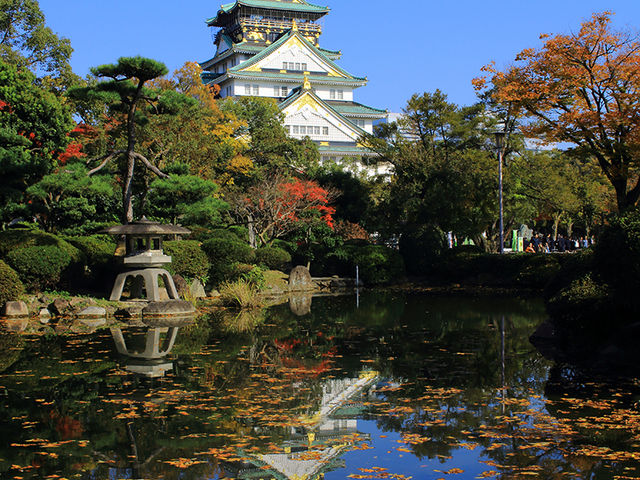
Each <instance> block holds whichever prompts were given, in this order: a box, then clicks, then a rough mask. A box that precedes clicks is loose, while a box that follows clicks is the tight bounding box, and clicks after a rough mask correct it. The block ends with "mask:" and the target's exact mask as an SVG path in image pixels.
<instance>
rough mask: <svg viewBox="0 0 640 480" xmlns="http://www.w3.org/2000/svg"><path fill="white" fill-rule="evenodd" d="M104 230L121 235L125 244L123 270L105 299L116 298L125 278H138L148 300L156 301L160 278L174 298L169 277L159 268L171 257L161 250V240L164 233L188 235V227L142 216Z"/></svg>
mask: <svg viewBox="0 0 640 480" xmlns="http://www.w3.org/2000/svg"><path fill="white" fill-rule="evenodd" d="M104 232H105V233H108V234H109V235H124V236H125V244H126V251H125V255H124V257H123V259H122V262H123V264H124V266H125V268H126V269H127V270H125V271H124V272H122V273H121V274H119V275H118V277H117V278H116V282H115V284H114V286H113V290H112V291H111V297H110V298H109V300H111V301H116V302H117V301H120V298H121V297H122V291H123V290H124V285H125V282H126V280H127V278H132V279H134V280H135V279H136V278H141V279H142V282H143V283H142V284H143V288H144V290H145V292H146V298H147V300H149V301H151V302H159V301H160V293H159V285H158V280H159V279H160V278H162V279H163V280H164V285H165V288H166V289H167V294H168V295H169V298H170V299H172V300H178V298H179V297H178V292H177V291H176V286H175V284H174V283H173V278H172V277H171V274H170V273H169V272H167V271H166V270H165V269H164V268H162V267H163V266H164V265H167V264H169V263H171V257H170V256H168V255H165V254H164V252H163V251H162V241H163V238H164V236H165V235H188V234H190V233H191V231H190V230H187V229H186V228H182V227H178V226H175V225H162V224H160V223H158V222H152V221H150V220H147V219H146V218H145V217H142V219H140V220H138V221H137V222H133V223H130V224H128V225H116V226H114V227H110V228H107V229H105V230H104Z"/></svg>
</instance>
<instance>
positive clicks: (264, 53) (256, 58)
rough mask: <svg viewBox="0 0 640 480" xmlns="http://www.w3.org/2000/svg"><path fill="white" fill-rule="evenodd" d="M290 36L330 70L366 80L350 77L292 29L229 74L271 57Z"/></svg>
mask: <svg viewBox="0 0 640 480" xmlns="http://www.w3.org/2000/svg"><path fill="white" fill-rule="evenodd" d="M292 36H296V37H297V38H298V39H299V40H300V41H301V42H302V43H304V44H305V45H306V46H307V47H309V48H310V49H311V50H312V51H313V52H315V53H316V54H317V55H318V56H319V57H320V58H322V59H323V60H324V61H325V62H327V63H328V64H329V65H330V66H331V68H334V69H336V70H337V71H339V72H340V73H342V74H343V75H346V76H347V77H349V78H348V79H351V80H361V81H366V80H367V79H366V78H362V77H354V76H353V75H351V74H350V73H349V72H347V71H346V70H343V69H342V68H340V67H339V66H338V65H336V63H335V62H334V61H333V60H331V59H330V58H329V57H328V56H327V55H326V54H325V53H324V52H323V51H322V50H320V49H319V48H318V47H316V46H315V45H314V44H313V43H311V42H310V41H309V40H307V39H306V38H305V37H304V36H303V35H300V33H299V32H297V31H295V30H293V29H291V30H290V31H289V32H288V33H286V34H284V35H283V36H281V37H280V38H279V39H278V40H277V41H275V42H274V43H272V44H271V45H269V46H268V47H266V48H265V49H264V50H262V51H261V52H260V53H258V54H257V55H255V56H253V57H252V58H251V59H249V60H247V61H246V62H243V63H241V64H240V65H236V66H235V67H233V68H231V69H229V72H233V73H237V71H238V70H240V69H241V68H247V67H249V66H251V65H255V64H256V63H257V62H259V61H260V60H262V59H263V58H266V57H268V56H269V55H271V53H273V52H275V51H276V50H277V49H278V48H280V47H281V46H282V45H283V44H284V43H285V42H286V41H287V40H289V39H290V38H291V37H292ZM263 73H264V72H263ZM298 77H299V78H301V77H302V75H299V76H298ZM311 78H313V74H312V75H311ZM331 78H332V79H334V78H338V77H331ZM342 80H347V79H342Z"/></svg>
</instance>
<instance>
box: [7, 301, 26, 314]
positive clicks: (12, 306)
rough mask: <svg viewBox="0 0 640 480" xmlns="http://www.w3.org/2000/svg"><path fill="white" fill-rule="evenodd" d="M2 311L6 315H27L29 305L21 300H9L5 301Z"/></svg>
mask: <svg viewBox="0 0 640 480" xmlns="http://www.w3.org/2000/svg"><path fill="white" fill-rule="evenodd" d="M3 313H4V315H5V316H6V317H28V316H29V307H27V304H26V303H24V302H22V301H11V302H7V303H5V305H4V311H3Z"/></svg>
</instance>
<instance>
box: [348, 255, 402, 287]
mask: <svg viewBox="0 0 640 480" xmlns="http://www.w3.org/2000/svg"><path fill="white" fill-rule="evenodd" d="M344 249H345V252H346V254H347V258H348V263H349V264H350V265H351V267H352V269H351V271H352V272H353V274H354V275H355V267H356V266H358V267H359V271H360V278H361V279H362V281H363V282H364V283H365V284H366V285H381V284H385V283H390V282H393V281H397V280H399V279H401V278H402V277H403V276H404V275H405V267H404V260H403V258H402V256H401V255H400V253H399V252H398V251H397V250H393V249H391V248H388V247H385V246H383V245H366V246H355V245H347V246H345V247H344Z"/></svg>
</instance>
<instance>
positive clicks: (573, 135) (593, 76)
mask: <svg viewBox="0 0 640 480" xmlns="http://www.w3.org/2000/svg"><path fill="white" fill-rule="evenodd" d="M611 15H612V14H611V13H610V12H603V13H596V14H594V15H593V16H592V18H591V19H590V20H588V21H586V22H584V23H583V24H582V27H581V28H580V30H579V31H578V32H577V33H571V34H567V35H562V34H557V35H554V36H548V35H543V36H542V38H543V39H544V44H543V46H542V47H541V48H539V49H535V48H529V49H526V50H523V51H522V52H521V53H520V54H519V55H518V56H517V57H516V65H513V66H511V67H508V68H506V69H505V70H503V71H501V70H499V69H498V68H496V67H495V65H489V66H487V67H485V68H484V70H485V71H486V72H487V73H488V74H489V76H490V79H489V80H490V83H491V84H492V86H493V88H494V89H495V90H494V93H493V96H494V98H495V99H496V101H498V102H500V103H502V104H510V105H513V106H514V107H515V108H516V109H518V110H520V111H521V112H522V113H523V114H524V115H525V116H526V117H527V118H528V120H529V123H525V124H524V125H523V126H522V129H523V131H524V132H525V133H526V134H528V135H531V136H534V137H537V138H541V139H544V140H546V141H550V142H570V143H572V144H574V145H576V148H577V149H578V150H579V151H580V152H581V154H583V155H591V156H593V157H594V158H596V159H597V161H598V164H599V165H600V168H601V169H602V172H603V173H604V174H605V175H606V177H607V178H608V180H609V182H610V183H611V184H612V185H613V187H614V189H615V191H616V198H617V204H618V208H619V210H625V209H628V208H630V207H632V206H634V205H635V204H636V203H637V201H638V199H639V198H640V101H638V99H639V98H640V75H638V65H640V41H638V37H637V35H635V34H632V33H629V32H623V31H614V30H613V29H612V27H611ZM475 84H476V87H477V88H479V89H483V88H486V87H487V86H488V83H487V78H479V79H476V80H475Z"/></svg>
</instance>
